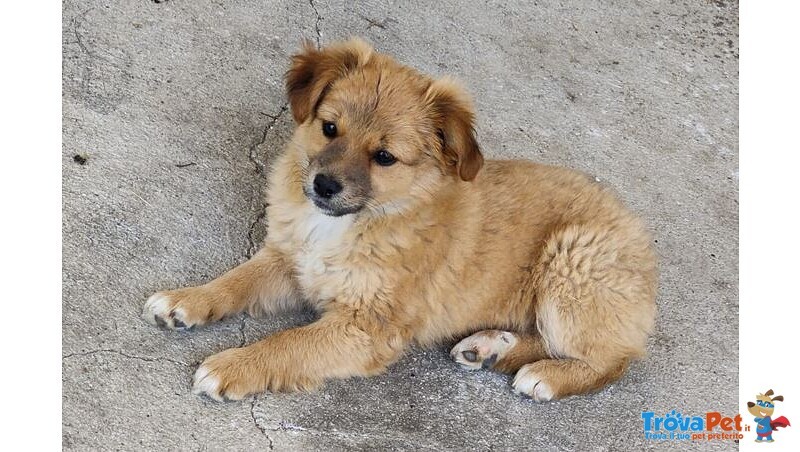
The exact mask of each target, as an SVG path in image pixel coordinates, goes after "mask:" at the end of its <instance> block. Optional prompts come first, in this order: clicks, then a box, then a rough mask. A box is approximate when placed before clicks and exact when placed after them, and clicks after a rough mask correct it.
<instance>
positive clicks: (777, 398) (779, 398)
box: [772, 395, 783, 402]
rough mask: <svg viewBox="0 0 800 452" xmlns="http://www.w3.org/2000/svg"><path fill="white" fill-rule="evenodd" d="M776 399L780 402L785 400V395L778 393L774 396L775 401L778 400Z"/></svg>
mask: <svg viewBox="0 0 800 452" xmlns="http://www.w3.org/2000/svg"><path fill="white" fill-rule="evenodd" d="M776 400H777V401H779V402H783V396H782V395H776V396H775V397H773V398H772V401H773V402H774V401H776Z"/></svg>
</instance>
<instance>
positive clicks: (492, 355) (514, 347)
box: [450, 330, 548, 373]
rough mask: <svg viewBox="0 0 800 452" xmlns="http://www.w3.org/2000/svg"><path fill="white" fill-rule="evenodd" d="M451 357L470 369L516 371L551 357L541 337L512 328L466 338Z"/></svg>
mask: <svg viewBox="0 0 800 452" xmlns="http://www.w3.org/2000/svg"><path fill="white" fill-rule="evenodd" d="M450 356H451V357H452V358H453V360H455V362H457V363H459V364H461V366H462V367H464V368H466V369H470V370H476V369H493V370H497V371H500V372H505V373H514V372H516V371H517V370H519V368H520V367H522V366H523V365H525V364H528V363H532V362H534V361H538V360H540V359H544V358H547V357H548V356H547V351H546V349H545V346H544V342H543V341H542V338H541V336H539V335H537V334H520V333H512V332H510V331H500V330H483V331H478V332H477V333H475V334H473V335H472V336H469V337H467V338H464V339H463V340H462V341H461V342H459V343H458V344H456V346H455V347H453V349H452V350H451V351H450Z"/></svg>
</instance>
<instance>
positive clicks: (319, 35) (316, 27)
mask: <svg viewBox="0 0 800 452" xmlns="http://www.w3.org/2000/svg"><path fill="white" fill-rule="evenodd" d="M308 4H309V5H311V9H313V10H314V14H316V15H317V19H316V21H315V22H314V31H315V32H317V48H318V49H319V48H321V47H322V31H320V28H319V23H320V22H321V21H322V16H320V15H319V11H318V10H317V5H315V4H314V0H308Z"/></svg>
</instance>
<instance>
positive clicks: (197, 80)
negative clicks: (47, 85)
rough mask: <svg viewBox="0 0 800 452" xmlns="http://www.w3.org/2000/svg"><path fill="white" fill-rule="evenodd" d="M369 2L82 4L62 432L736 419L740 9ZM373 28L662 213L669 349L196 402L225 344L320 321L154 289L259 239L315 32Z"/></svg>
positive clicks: (154, 440) (595, 435) (517, 426)
mask: <svg viewBox="0 0 800 452" xmlns="http://www.w3.org/2000/svg"><path fill="white" fill-rule="evenodd" d="M350 3H351V2H337V4H331V2H324V1H322V0H311V1H308V2H307V1H299V2H290V1H271V0H268V1H258V2H255V1H251V2H246V1H223V0H191V1H189V0H168V1H167V0H161V1H155V2H154V1H136V2H130V1H113V0H82V1H77V0H66V1H65V2H64V4H63V35H62V36H63V49H64V54H63V56H64V61H63V115H64V122H63V149H62V161H63V197H64V198H63V199H64V208H63V209H64V210H63V234H64V249H63V252H64V253H63V255H64V262H63V289H64V291H63V292H64V299H63V307H64V309H63V313H64V314H63V376H62V378H63V445H64V448H65V449H68V450H258V449H261V450H264V449H274V450H315V449H317V450H388V449H400V450H511V449H531V450H539V449H545V450H550V449H553V450H562V449H563V450H618V449H625V450H640V449H668V448H670V449H671V448H674V447H676V446H680V444H675V443H667V442H652V441H650V442H648V441H647V440H645V439H644V438H643V435H642V422H641V417H640V416H641V412H642V411H655V412H656V413H665V412H667V411H671V410H673V409H676V410H679V411H681V412H683V413H685V414H701V413H705V412H707V411H710V410H714V411H721V412H723V413H729V414H734V413H737V412H738V411H739V407H738V405H737V399H738V398H737V390H738V389H737V388H738V375H737V373H738V326H737V325H738V296H737V290H738V279H737V274H738V265H737V255H738V239H737V237H738V147H737V133H738V104H737V102H738V100H737V99H738V31H737V30H738V2H736V1H728V0H715V1H710V0H673V1H658V0H649V1H648V0H640V1H634V0H630V1H624V0H606V1H596V0H591V1H587V0H559V1H555V0H538V1H535V2H510V3H513V5H511V6H509V5H504V4H500V3H499V2H488V3H490V5H488V6H487V5H486V2H456V1H452V0H444V1H438V2H425V1H419V2H389V3H391V4H384V3H383V2H379V1H377V0H369V1H367V2H364V3H363V4H360V5H358V6H353V5H351V4H350ZM351 35H360V36H363V37H364V38H365V39H367V40H368V41H370V42H372V43H373V44H374V45H375V46H376V47H377V48H378V49H379V50H380V51H384V52H388V53H391V54H393V55H395V56H396V57H397V58H398V59H399V60H401V61H403V62H405V63H407V64H410V65H413V66H415V67H417V68H418V69H420V70H422V71H425V72H428V73H431V74H435V75H444V74H451V75H454V76H456V77H458V78H460V79H461V80H463V81H464V83H465V84H466V85H467V87H468V88H469V89H470V91H471V92H472V93H473V95H474V98H475V103H476V107H477V110H478V117H479V126H478V132H479V139H480V142H481V144H482V147H483V151H484V153H485V155H486V156H487V157H489V158H510V157H521V158H530V159H533V160H536V161H539V162H544V163H550V164H558V165H565V166H570V167H573V168H577V169H580V170H583V171H586V172H589V173H591V174H593V175H595V176H596V177H597V178H599V179H600V180H601V181H603V182H605V183H607V184H609V185H610V186H613V187H615V188H616V189H617V190H618V192H619V193H620V195H621V196H622V198H624V199H625V201H626V202H627V203H628V205H629V206H630V207H631V208H632V209H633V210H634V211H636V212H638V213H639V214H641V215H642V216H643V217H644V218H645V219H646V220H647V222H648V224H649V225H650V227H651V229H652V231H653V232H654V235H655V239H656V240H655V241H656V247H657V249H658V253H659V256H660V268H661V281H660V295H659V299H658V304H659V315H658V326H657V329H656V332H655V334H654V336H653V338H652V340H651V341H650V344H649V357H647V358H646V359H645V360H643V361H640V362H637V363H635V364H634V365H633V367H632V368H631V370H630V371H629V372H628V373H627V374H626V376H625V377H624V378H623V379H622V380H620V381H619V382H617V383H615V384H614V385H612V386H611V387H609V388H606V389H605V390H603V391H601V392H600V393H597V394H594V395H590V396H586V397H578V398H571V399H567V400H564V401H561V402H557V403H547V404H536V403H534V402H532V401H531V400H529V399H523V398H521V397H518V396H516V395H514V394H513V393H512V392H511V389H510V386H509V381H510V379H509V377H507V376H503V375H499V374H494V373H490V372H485V371H484V372H477V373H468V372H466V371H462V370H460V369H459V368H458V367H457V366H456V365H455V364H454V363H452V362H451V361H450V359H449V357H448V355H447V350H448V346H447V345H443V346H441V347H439V348H436V349H432V350H413V351H411V352H410V353H408V355H407V356H406V357H405V358H403V359H402V360H401V361H400V362H399V363H397V364H396V365H394V366H392V367H391V369H390V371H389V372H388V373H387V374H385V375H383V376H379V377H376V378H370V379H352V380H347V381H334V382H331V383H329V384H327V385H326V386H325V387H324V388H323V389H322V390H320V391H318V392H314V393H309V394H280V395H272V394H266V395H261V396H258V397H254V398H251V399H249V400H247V401H244V402H229V403H216V402H212V401H210V400H208V399H205V398H199V397H196V396H194V395H192V394H191V393H190V392H189V390H190V382H191V376H192V373H193V370H194V368H195V366H196V365H197V363H198V362H199V361H200V360H202V359H203V358H205V357H206V356H208V355H210V354H212V353H215V352H218V351H220V350H223V349H225V348H229V347H235V346H239V345H241V344H248V343H252V342H254V341H257V340H258V339H259V338H261V337H263V336H264V335H266V334H269V333H270V332H273V331H277V330H280V329H284V328H287V327H290V326H292V325H297V324H301V323H303V322H307V321H308V320H309V318H310V317H309V314H308V313H286V314H284V315H279V316H274V317H269V318H261V319H253V318H249V317H243V316H242V317H237V318H233V319H230V320H227V321H224V322H222V323H219V324H216V325H213V326H211V327H208V328H203V329H200V330H198V331H194V332H191V333H177V332H165V331H161V330H158V329H156V328H153V327H151V326H150V325H147V324H146V323H144V321H142V320H141V319H140V317H139V315H140V311H141V307H142V304H143V302H144V300H145V299H146V298H147V297H148V296H149V295H150V294H151V293H152V292H154V291H156V290H159V289H165V288H176V287H179V286H185V285H190V284H197V283H201V282H205V281H207V280H209V279H210V278H213V277H214V276H216V275H218V274H220V273H221V272H223V271H224V270H226V269H228V268H231V267H233V266H235V265H236V264H238V263H241V262H242V261H244V260H245V259H247V257H248V256H249V255H250V254H251V253H252V252H253V251H254V249H256V247H257V244H258V243H259V241H260V240H261V239H262V238H263V236H264V234H265V231H264V219H263V217H262V212H263V208H264V203H263V200H262V192H263V188H264V182H265V181H264V168H265V167H268V166H269V165H270V162H271V161H272V160H273V158H274V156H275V155H276V154H277V153H279V152H280V150H281V147H282V146H283V144H284V143H285V142H286V141H287V138H288V136H289V134H290V132H291V129H292V122H291V115H290V114H288V112H287V110H286V99H285V96H284V92H283V88H282V75H283V73H284V71H285V70H286V68H287V63H288V58H289V56H290V55H291V54H292V53H293V52H295V51H296V50H297V49H298V47H299V42H300V39H301V38H303V37H308V38H311V39H312V40H315V41H317V42H319V43H322V44H325V43H328V42H331V41H333V40H336V39H339V38H344V37H348V36H351ZM684 446H688V445H685V444H684ZM691 446H693V447H694V448H699V449H700V448H706V449H727V448H730V447H732V444H730V443H699V444H692V445H691Z"/></svg>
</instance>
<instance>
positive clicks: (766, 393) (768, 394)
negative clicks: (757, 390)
mask: <svg viewBox="0 0 800 452" xmlns="http://www.w3.org/2000/svg"><path fill="white" fill-rule="evenodd" d="M772 394H775V393H774V392H772V389H770V390H769V391H767V392H765V393H764V395H765V396H771V395H772Z"/></svg>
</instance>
